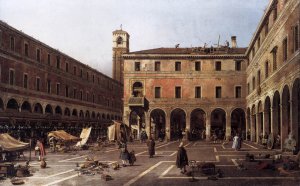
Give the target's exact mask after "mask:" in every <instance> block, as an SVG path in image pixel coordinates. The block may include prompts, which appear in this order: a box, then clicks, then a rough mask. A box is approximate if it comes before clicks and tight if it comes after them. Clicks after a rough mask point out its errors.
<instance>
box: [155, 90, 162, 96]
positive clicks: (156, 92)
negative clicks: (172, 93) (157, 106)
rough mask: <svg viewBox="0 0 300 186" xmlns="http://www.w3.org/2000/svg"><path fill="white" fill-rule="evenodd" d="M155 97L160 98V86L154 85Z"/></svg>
mask: <svg viewBox="0 0 300 186" xmlns="http://www.w3.org/2000/svg"><path fill="white" fill-rule="evenodd" d="M155 98H161V88H160V87H155Z"/></svg>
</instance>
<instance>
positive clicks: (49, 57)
mask: <svg viewBox="0 0 300 186" xmlns="http://www.w3.org/2000/svg"><path fill="white" fill-rule="evenodd" d="M47 62H48V65H51V55H50V54H48V57H47Z"/></svg>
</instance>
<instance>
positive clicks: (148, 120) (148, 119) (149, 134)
mask: <svg viewBox="0 0 300 186" xmlns="http://www.w3.org/2000/svg"><path fill="white" fill-rule="evenodd" d="M144 114H145V125H146V133H147V136H148V138H150V136H151V123H150V116H148V114H147V112H144Z"/></svg>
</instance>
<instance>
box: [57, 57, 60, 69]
mask: <svg viewBox="0 0 300 186" xmlns="http://www.w3.org/2000/svg"><path fill="white" fill-rule="evenodd" d="M56 68H58V69H60V57H59V56H56Z"/></svg>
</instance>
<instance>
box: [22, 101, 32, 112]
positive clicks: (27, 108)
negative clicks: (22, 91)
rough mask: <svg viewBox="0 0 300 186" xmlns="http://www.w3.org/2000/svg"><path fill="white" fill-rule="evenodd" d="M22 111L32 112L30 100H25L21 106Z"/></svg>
mask: <svg viewBox="0 0 300 186" xmlns="http://www.w3.org/2000/svg"><path fill="white" fill-rule="evenodd" d="M21 112H31V105H30V103H29V102H28V101H24V102H23V104H22V106H21Z"/></svg>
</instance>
